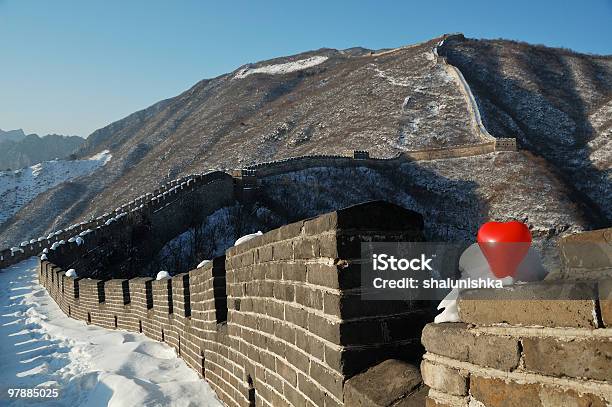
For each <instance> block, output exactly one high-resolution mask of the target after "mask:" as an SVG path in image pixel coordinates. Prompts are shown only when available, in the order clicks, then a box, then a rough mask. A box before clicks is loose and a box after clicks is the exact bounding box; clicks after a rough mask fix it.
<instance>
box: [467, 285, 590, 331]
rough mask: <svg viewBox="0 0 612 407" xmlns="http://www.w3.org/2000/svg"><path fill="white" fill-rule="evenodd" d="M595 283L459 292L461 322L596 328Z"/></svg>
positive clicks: (516, 286) (515, 286)
mask: <svg viewBox="0 0 612 407" xmlns="http://www.w3.org/2000/svg"><path fill="white" fill-rule="evenodd" d="M596 293H597V291H596V283H595V282H548V281H547V282H539V283H529V284H521V285H514V286H509V287H504V288H499V289H472V290H464V291H462V292H461V296H460V299H459V316H460V318H461V321H463V322H466V323H470V324H475V325H495V324H501V323H507V324H510V325H523V326H531V325H535V326H546V327H572V328H597V320H596V318H595V317H594V315H595V301H596V298H597V297H596V296H597V294H596Z"/></svg>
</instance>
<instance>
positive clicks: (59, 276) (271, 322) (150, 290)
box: [39, 202, 432, 407]
mask: <svg viewBox="0 0 612 407" xmlns="http://www.w3.org/2000/svg"><path fill="white" fill-rule="evenodd" d="M422 228H423V219H422V217H421V216H420V215H419V214H417V213H415V212H412V211H409V210H406V209H404V208H401V207H399V206H396V205H392V204H388V203H384V202H372V203H366V204H361V205H357V206H354V207H351V208H347V209H343V210H339V211H337V212H332V213H329V214H325V215H322V216H319V217H317V218H314V219H309V220H305V221H301V222H297V223H293V224H289V225H286V226H283V227H281V228H279V229H276V230H273V231H270V232H268V233H266V234H264V235H263V236H260V237H257V238H255V239H253V240H250V241H248V242H246V243H244V244H241V245H239V246H236V247H232V248H230V249H229V250H228V251H227V252H226V255H225V256H224V257H220V258H217V259H215V260H214V261H213V263H212V264H208V265H206V266H203V267H201V268H198V269H195V270H191V271H189V272H188V273H183V274H179V275H175V276H173V277H172V278H171V279H168V280H160V281H153V280H152V279H150V278H142V277H139V278H134V279H130V280H125V279H116V280H108V281H101V280H92V279H83V278H77V279H72V278H69V277H66V276H65V269H63V268H61V267H58V266H57V265H55V264H53V263H51V262H49V261H46V260H41V262H40V271H39V273H40V274H39V279H40V282H41V284H42V285H43V286H44V287H45V288H46V289H47V290H48V292H49V293H50V295H51V297H52V298H53V299H54V300H55V301H56V302H57V303H58V305H59V306H60V308H61V309H62V310H63V311H64V312H65V313H66V314H67V315H69V316H71V317H73V318H76V319H80V320H83V321H86V322H87V323H91V324H95V325H100V326H102V327H105V328H109V329H117V328H118V329H127V330H131V331H135V332H142V333H144V334H145V335H147V336H149V337H151V338H153V339H155V340H158V341H164V342H167V343H168V344H169V345H170V346H172V347H173V348H174V349H175V350H176V352H177V354H178V355H179V356H180V357H182V358H183V359H184V360H185V361H186V362H187V364H188V365H189V366H190V367H192V368H193V369H195V370H196V371H197V372H198V373H199V374H200V375H201V376H202V377H203V378H205V379H206V380H207V381H208V382H209V383H210V385H211V387H212V388H213V389H214V390H215V391H216V393H217V395H218V397H219V398H220V399H221V400H222V401H223V402H224V403H225V404H226V405H228V406H249V407H250V406H254V405H258V406H259V405H264V406H343V405H344V401H343V400H344V383H345V381H346V380H347V378H349V377H351V376H352V375H354V374H355V373H357V372H359V371H361V370H363V369H365V368H366V367H368V366H370V365H372V364H375V363H377V362H380V361H382V360H385V359H388V358H390V357H394V358H398V359H403V360H412V361H416V360H418V359H419V358H420V355H421V354H422V348H421V346H420V340H419V338H420V332H421V329H422V327H423V326H424V325H425V323H426V322H427V321H428V320H431V318H432V313H431V312H432V310H431V309H429V308H428V307H430V306H431V305H432V304H424V303H414V302H412V303H411V302H395V301H361V299H360V289H359V287H360V278H361V277H360V269H359V265H360V261H359V260H360V256H361V253H360V248H361V246H360V245H361V242H367V241H372V240H376V241H421V240H423V235H422ZM406 327H411V329H406Z"/></svg>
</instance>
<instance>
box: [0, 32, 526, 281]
mask: <svg viewBox="0 0 612 407" xmlns="http://www.w3.org/2000/svg"><path fill="white" fill-rule="evenodd" d="M450 36H451V35H445V36H443V39H442V40H441V41H440V43H438V45H436V47H434V49H433V50H432V52H433V54H434V56H435V57H436V61H439V60H441V61H442V64H443V65H444V68H445V69H446V70H447V71H448V72H449V74H451V75H452V76H453V77H454V78H455V80H456V82H457V84H458V86H459V88H460V90H461V92H462V94H463V95H464V97H465V99H466V103H467V105H468V114H469V115H470V116H471V117H472V126H473V128H474V131H475V132H477V133H478V134H479V135H480V137H481V138H482V143H480V144H473V145H465V146H453V147H444V148H434V149H422V150H412V151H403V152H401V153H399V154H398V155H397V156H395V157H392V158H388V159H380V158H372V157H370V156H369V154H368V153H367V152H364V151H355V152H354V154H353V156H352V157H351V156H334V155H311V156H302V157H294V158H289V159H284V160H278V161H272V162H267V163H260V164H255V165H252V166H249V167H246V168H245V169H241V170H236V171H231V173H232V175H233V176H234V178H235V179H234V184H235V185H236V188H235V191H234V192H235V194H234V197H235V198H236V199H238V200H241V199H243V198H245V197H246V198H248V197H249V196H250V195H251V194H252V191H251V189H253V188H254V187H256V182H257V177H266V176H270V175H277V174H281V173H284V172H292V171H299V170H304V169H308V168H315V167H336V168H343V167H359V166H366V167H369V168H374V169H380V168H393V167H395V166H398V165H401V164H402V163H405V162H409V161H421V160H436V159H448V158H460V157H471V156H476V155H482V154H489V153H492V152H495V151H516V150H517V144H516V139H515V138H497V139H496V138H495V137H493V136H491V135H490V134H489V132H488V131H487V130H486V128H485V127H484V124H483V123H482V119H481V116H480V111H479V109H478V105H477V103H476V100H475V98H474V95H473V94H472V91H471V89H470V87H469V85H468V83H467V82H466V81H465V78H464V77H463V75H462V74H461V71H459V69H457V68H456V67H454V66H453V65H451V64H449V63H448V62H447V60H446V58H445V57H441V56H439V55H438V47H440V46H442V44H443V43H444V41H445V40H446V39H447V38H449V37H450ZM224 177H225V176H224V175H223V173H222V172H221V171H214V172H211V173H207V174H192V175H187V176H185V177H182V178H180V179H177V180H174V181H171V182H169V183H167V184H166V185H163V186H162V187H161V188H159V189H157V190H155V191H154V192H153V193H149V194H146V195H144V196H141V197H139V198H137V199H136V200H134V201H131V202H128V203H127V204H125V205H123V206H121V207H119V208H117V209H116V210H114V211H112V212H111V213H107V214H104V215H102V216H100V217H98V218H96V219H93V220H91V221H89V222H82V223H80V224H77V225H72V226H70V227H69V228H67V229H66V230H61V231H58V232H54V233H51V234H49V235H48V236H47V237H46V238H45V237H41V238H38V239H34V240H30V241H29V242H23V243H22V244H21V245H20V246H19V247H13V248H11V249H5V250H2V251H0V269H2V268H4V267H8V266H10V265H12V264H15V263H18V262H20V261H22V260H25V259H27V258H29V257H31V256H35V255H38V254H40V253H41V252H42V251H43V250H44V249H50V248H51V247H53V244H54V243H59V242H64V243H67V242H68V240H70V239H71V238H73V239H76V235H78V234H80V233H84V232H86V231H92V232H93V233H95V234H100V230H101V229H102V228H104V227H105V226H108V225H107V224H106V223H107V222H109V221H111V222H113V221H112V220H113V219H114V220H118V217H120V216H124V215H123V214H128V215H129V217H128V219H125V220H123V221H122V223H121V224H122V225H124V226H125V225H131V226H133V225H134V224H135V221H136V220H140V221H142V219H143V217H142V216H140V217H139V216H137V214H138V213H139V212H141V213H145V212H146V211H149V212H150V211H155V210H157V209H159V208H161V207H165V206H168V205H170V204H172V201H177V200H179V199H177V198H179V197H180V196H181V195H182V194H183V193H184V192H186V190H187V192H190V191H191V190H192V189H193V188H198V187H199V186H200V185H201V184H206V183H210V182H211V179H213V178H214V179H217V178H224ZM225 178H227V177H225ZM190 188H191V189H190ZM245 190H246V191H245ZM209 192H210V193H211V194H210V195H208V196H207V197H202V198H203V200H204V201H205V200H206V199H208V198H212V199H213V200H215V196H216V194H217V192H215V191H209ZM223 193H224V192H221V194H223ZM222 201H224V202H225V198H224V199H222ZM181 202H182V201H181ZM182 203H183V202H182ZM174 215H179V216H182V217H184V216H185V214H184V211H183V213H181V211H180V210H177V211H175V214H174ZM144 218H146V213H145V217H144ZM166 223H168V222H166ZM179 223H180V222H179ZM124 235H125V233H124ZM163 236H164V238H165V236H166V234H165V233H164V234H163ZM91 237H92V236H90V238H91ZM168 240H169V239H168ZM71 243H72V242H71ZM156 247H157V245H156Z"/></svg>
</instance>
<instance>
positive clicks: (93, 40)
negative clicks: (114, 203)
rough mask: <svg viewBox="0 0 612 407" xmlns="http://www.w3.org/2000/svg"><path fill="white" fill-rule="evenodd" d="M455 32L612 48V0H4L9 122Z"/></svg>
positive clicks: (59, 122) (121, 105)
mask: <svg viewBox="0 0 612 407" xmlns="http://www.w3.org/2000/svg"><path fill="white" fill-rule="evenodd" d="M449 32H463V33H464V34H465V35H466V36H469V37H475V38H510V39H517V40H523V41H527V42H531V43H540V44H545V45H550V46H561V47H566V48H571V49H574V50H577V51H581V52H590V53H597V54H612V0H592V1H589V0H584V1H576V0H568V1H565V0H556V1H543V0H528V1H523V0H512V1H495V0H487V1H459V0H453V1H445V0H436V1H431V0H428V1H408V0H396V1H388V0H377V1H357V0H354V1H339V0H338V1H334V0H327V1H318V0H316V1H315V0H299V1H292V0H283V1H267V0H251V1H243V0H232V1H226V0H217V1H169V0H168V1H154V0H146V1H145V0H142V1H129V0H124V1H119V0H105V1H102V0H99V1H89V0H87V1H83V0H75V1H63V0H54V1H42V0H41V1H31V0H0V128H2V129H4V130H7V129H14V128H23V129H24V130H25V131H26V132H36V133H39V134H47V133H61V134H71V135H72V134H76V135H80V136H87V135H88V134H90V133H91V132H92V131H94V130H95V129H97V128H100V127H103V126H105V125H107V124H109V123H111V122H113V121H115V120H118V119H121V118H122V117H125V116H126V115H128V114H130V113H132V112H134V111H136V110H140V109H143V108H145V107H147V106H149V105H151V104H153V103H155V102H157V101H159V100H161V99H165V98H168V97H172V96H175V95H177V94H178V93H180V92H182V91H183V90H186V89H188V88H189V87H191V86H192V85H193V84H195V83H196V82H197V81H199V80H200V79H204V78H209V77H214V76H217V75H220V74H222V73H225V72H228V71H232V70H234V69H236V68H237V67H238V66H240V65H242V64H245V63H247V62H256V61H259V60H263V59H268V58H272V57H276V56H283V55H289V54H294V53H298V52H302V51H306V50H310V49H317V48H321V47H330V48H349V47H353V46H364V47H368V48H390V47H397V46H401V45H406V44H410V43H415V42H420V41H423V40H426V39H430V38H433V37H436V36H438V35H440V34H443V33H449Z"/></svg>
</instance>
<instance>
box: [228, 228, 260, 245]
mask: <svg viewBox="0 0 612 407" xmlns="http://www.w3.org/2000/svg"><path fill="white" fill-rule="evenodd" d="M261 235H263V233H261V230H258V231H257V232H255V233H251V234H249V235H244V236H242V237H241V238H239V239H238V240H236V243H234V246H238V245H239V244H242V243H246V242H248V241H249V240H251V239H255V238H256V237H257V236H261Z"/></svg>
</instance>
